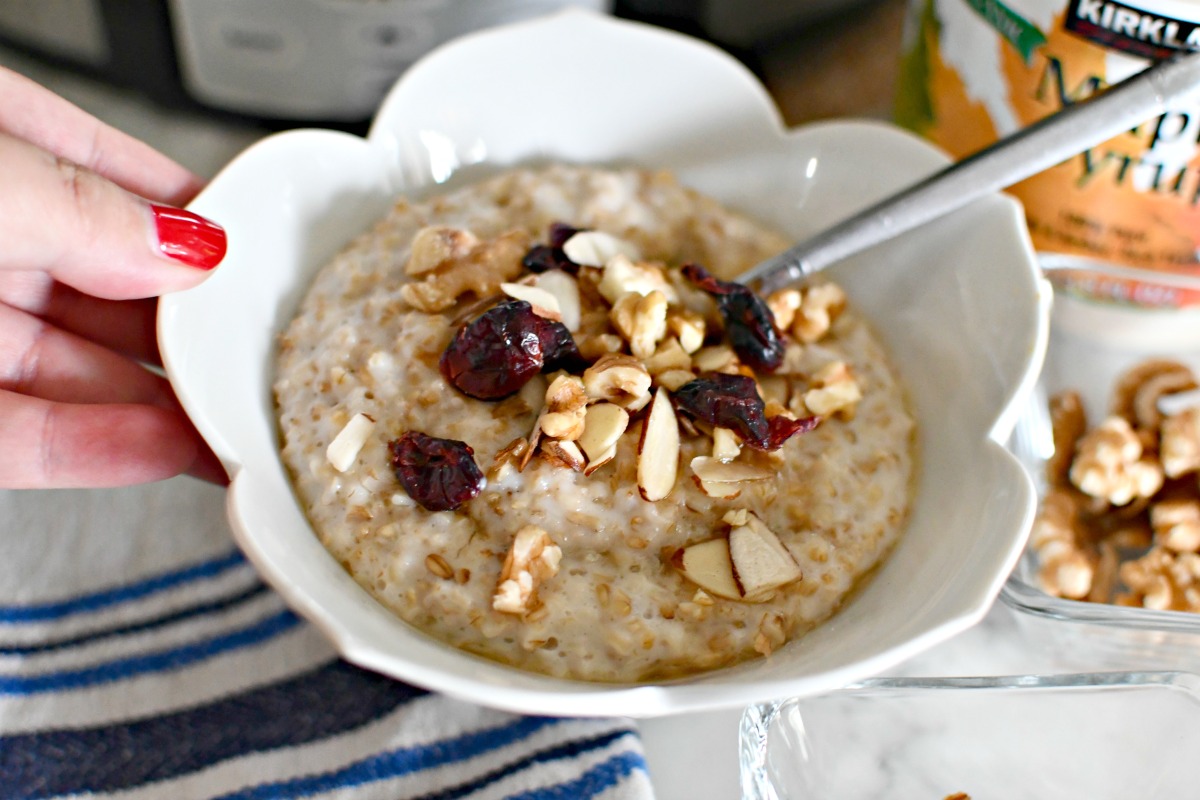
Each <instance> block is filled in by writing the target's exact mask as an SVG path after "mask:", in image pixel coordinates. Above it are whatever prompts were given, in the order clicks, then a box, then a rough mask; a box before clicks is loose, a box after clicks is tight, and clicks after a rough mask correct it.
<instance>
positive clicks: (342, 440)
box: [325, 414, 375, 472]
mask: <svg viewBox="0 0 1200 800" xmlns="http://www.w3.org/2000/svg"><path fill="white" fill-rule="evenodd" d="M374 427H375V420H373V419H371V418H370V417H369V416H367V415H366V414H355V415H354V416H353V417H351V418H350V421H349V422H347V423H346V425H345V427H343V428H342V429H341V431H339V432H338V435H337V436H335V437H333V441H332V442H330V443H329V447H327V448H325V458H326V459H327V460H328V461H329V464H330V466H332V467H333V468H334V469H336V470H337V471H338V472H345V471H346V470H348V469H350V466H351V465H352V464H353V463H354V459H356V458H358V451H359V450H362V447H363V445H364V444H366V443H367V439H368V438H369V437H370V436H371V431H372V430H373V429H374Z"/></svg>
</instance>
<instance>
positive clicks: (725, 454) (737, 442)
mask: <svg viewBox="0 0 1200 800" xmlns="http://www.w3.org/2000/svg"><path fill="white" fill-rule="evenodd" d="M712 437H713V448H712V457H713V458H715V459H717V460H718V461H733V460H734V459H735V458H737V457H738V454H740V453H741V452H742V443H741V439H739V438H738V435H737V434H736V433H734V432H733V431H731V430H730V429H729V428H722V427H721V426H719V425H718V426H717V427H715V428H713V433H712Z"/></svg>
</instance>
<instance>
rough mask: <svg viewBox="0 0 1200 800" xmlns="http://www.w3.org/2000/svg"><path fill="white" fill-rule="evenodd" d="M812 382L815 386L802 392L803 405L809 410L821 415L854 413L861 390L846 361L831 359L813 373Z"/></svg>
mask: <svg viewBox="0 0 1200 800" xmlns="http://www.w3.org/2000/svg"><path fill="white" fill-rule="evenodd" d="M813 384H814V386H815V387H816V388H813V389H809V390H808V391H807V392H805V393H804V405H805V406H806V407H807V408H808V410H809V411H811V412H812V413H814V414H817V415H818V416H822V417H826V416H829V415H831V414H840V415H842V416H845V417H852V416H853V415H854V410H855V407H856V406H857V405H858V401H859V400H861V399H862V390H861V389H860V388H859V386H858V381H857V380H855V378H854V375H853V374H852V373H851V372H850V367H849V365H848V364H846V362H844V361H833V362H830V363H829V364H826V365H825V366H824V367H821V369H819V370H817V373H816V374H815V375H813Z"/></svg>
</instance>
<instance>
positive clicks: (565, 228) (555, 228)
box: [548, 222, 581, 247]
mask: <svg viewBox="0 0 1200 800" xmlns="http://www.w3.org/2000/svg"><path fill="white" fill-rule="evenodd" d="M580 230H581V229H580V228H573V227H571V226H570V225H568V224H567V223H565V222H552V223H550V235H549V237H548V238H549V240H550V246H551V247H562V246H563V245H564V244H566V243H567V240H568V239H570V238H571V237H572V236H574V235H575V234H577V233H579V232H580Z"/></svg>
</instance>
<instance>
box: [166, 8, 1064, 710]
mask: <svg viewBox="0 0 1200 800" xmlns="http://www.w3.org/2000/svg"><path fill="white" fill-rule="evenodd" d="M529 53H537V54H539V57H538V58H537V59H530V58H529V57H528V54H529ZM546 63H553V64H555V65H556V67H555V69H553V70H547V69H545V68H544V65H545V64H546ZM480 65H486V69H482V68H481V67H480ZM944 163H945V158H944V157H943V156H942V155H940V154H939V153H937V152H936V151H935V150H933V149H931V148H930V147H928V146H927V145H925V144H923V143H921V142H920V141H918V140H916V139H915V138H913V137H911V136H908V135H907V134H904V133H901V132H899V131H898V130H896V129H894V128H892V127H890V126H887V125H883V124H879V123H873V122H836V123H827V124H822V125H814V126H810V127H805V128H801V129H798V130H794V131H787V130H785V129H784V128H783V126H782V123H781V122H780V119H779V117H778V114H777V112H776V110H775V108H774V106H773V105H772V103H771V101H770V99H769V98H768V96H767V95H766V93H765V92H764V90H763V89H762V87H761V86H760V85H759V84H758V83H757V82H756V81H755V80H754V78H753V77H752V76H751V75H750V74H749V73H748V72H747V71H746V70H745V69H744V68H742V67H741V66H740V65H739V64H737V62H735V61H733V60H732V59H730V58H729V57H727V56H726V55H724V54H722V53H720V52H719V51H717V50H715V49H713V48H710V47H708V46H707V45H704V44H701V43H699V42H696V41H694V40H691V39H689V38H686V37H682V36H679V35H677V34H673V33H668V32H664V31H661V30H658V29H655V28H650V27H646V26H641V25H636V24H631V23H627V22H622V21H617V20H614V19H611V18H606V17H600V16H596V15H591V14H587V13H581V12H568V13H564V14H560V15H556V16H552V17H548V18H545V19H542V20H538V21H535V22H530V23H522V24H519V25H515V26H510V27H505V28H500V29H496V30H494V31H490V32H487V33H483V34H479V35H474V36H470V37H467V38H464V39H462V40H460V41H458V42H456V43H454V44H452V45H450V46H447V47H445V48H443V49H441V50H439V51H437V52H436V53H434V54H432V55H430V56H429V57H428V58H427V59H425V60H423V61H422V62H421V63H420V64H418V65H416V66H415V67H414V68H413V69H411V70H410V71H409V72H408V73H406V75H405V76H404V78H402V80H401V81H400V82H399V83H398V84H397V86H396V87H395V88H394V89H393V91H392V92H391V93H390V94H389V96H388V98H387V100H386V101H385V103H384V104H383V106H382V107H381V109H380V111H379V114H378V116H377V118H376V120H375V122H374V124H373V126H372V128H371V131H370V133H369V134H368V136H367V137H365V138H358V137H353V136H350V135H346V134H340V133H333V132H328V131H293V132H287V133H284V134H280V135H277V136H273V137H270V138H269V139H267V140H265V141H263V142H261V143H259V144H258V145H256V146H255V147H253V148H251V149H250V150H249V151H247V152H246V153H245V154H243V155H242V156H240V157H239V158H238V159H236V160H235V161H234V162H233V163H231V164H230V165H229V166H228V167H227V168H226V170H225V171H223V172H222V174H221V175H219V176H218V177H217V178H216V179H215V180H214V181H213V183H212V184H211V185H210V186H209V187H208V188H207V189H206V190H205V192H204V193H203V194H202V196H201V197H199V198H198V199H197V201H196V208H197V210H198V211H199V212H200V213H204V214H208V215H211V216H213V217H214V218H217V219H220V220H222V222H223V223H224V224H226V227H227V229H228V230H229V234H230V241H231V249H230V254H229V256H227V261H226V263H225V264H224V265H223V267H222V269H221V270H220V271H219V272H218V273H217V274H216V275H214V277H213V278H212V279H211V280H209V281H207V282H206V283H205V285H204V286H202V287H199V289H198V290H196V291H195V292H189V293H187V294H186V295H184V296H180V297H174V298H169V299H167V300H166V301H164V304H163V306H162V311H161V315H160V335H161V340H162V343H163V351H164V359H165V362H166V364H167V369H168V372H169V374H170V376H171V378H172V380H173V382H174V384H175V385H176V387H177V390H178V391H179V394H180V397H181V400H182V402H183V403H184V405H185V407H186V408H187V409H188V411H189V414H191V415H192V417H193V419H194V420H195V421H196V424H197V425H198V427H199V428H200V430H201V432H202V433H203V434H204V435H205V437H206V439H207V440H208V441H209V442H210V444H211V445H212V446H213V448H214V450H215V451H216V452H217V453H218V455H219V456H220V457H221V459H222V461H223V462H224V464H225V465H226V468H227V469H228V470H229V472H230V475H231V487H230V492H229V501H228V504H229V516H230V521H231V525H232V527H233V530H234V532H235V535H236V536H237V538H238V541H239V543H240V544H241V545H242V547H243V548H244V549H245V551H246V552H247V554H248V556H249V557H250V558H251V559H252V560H253V561H254V563H255V564H256V566H257V567H258V568H259V569H260V570H261V572H262V573H263V575H264V577H265V578H266V579H267V580H268V581H269V582H270V583H271V584H272V585H273V586H274V587H275V588H277V589H278V590H279V591H280V592H281V593H282V594H283V595H284V597H285V598H286V599H287V600H288V601H289V602H290V603H291V604H292V605H293V607H294V608H296V609H297V611H299V612H300V613H301V614H302V615H303V616H305V617H306V618H307V619H309V620H311V621H312V622H313V623H314V624H315V625H316V626H317V627H319V628H320V629H321V630H322V631H324V632H325V633H326V634H327V635H328V636H329V637H330V639H331V640H332V641H333V643H334V644H335V645H336V646H337V648H338V649H339V651H340V652H341V653H342V654H343V655H344V656H345V657H346V658H347V659H349V660H351V661H353V662H355V663H358V664H361V665H363V666H366V667H369V668H371V669H375V670H378V671H380V672H384V673H386V674H389V675H392V676H395V677H397V678H399V679H403V680H406V681H410V682H413V683H416V684H419V685H421V686H425V687H428V688H431V689H435V690H438V691H443V692H446V693H449V694H452V695H455V696H458V697H463V698H466V699H470V700H473V701H476V702H480V703H483V704H487V705H492V706H498V707H504V708H510V709H514V710H520V711H525V712H538V713H567V714H591V715H633V716H651V715H658V714H666V713H674V712H680V711H689V710H701V709H710V708H721V707H730V706H735V705H744V704H746V703H749V702H755V701H761V700H765V699H768V698H772V697H779V696H784V695H804V694H813V693H818V692H822V691H827V690H830V689H833V688H836V687H838V686H842V685H844V684H846V683H847V682H849V681H852V680H855V679H858V678H861V677H865V676H867V675H869V674H872V673H876V672H878V671H880V670H883V669H886V668H887V667H888V666H890V665H893V664H896V663H898V662H899V661H901V660H903V659H904V658H906V657H909V656H911V655H913V654H915V653H917V652H920V651H921V650H923V649H925V648H928V647H930V646H932V645H933V644H935V643H937V642H939V641H942V640H944V639H945V638H947V637H949V636H952V635H954V634H955V633H957V632H959V631H961V630H963V629H965V628H966V627H969V626H970V625H972V624H974V623H975V622H976V621H978V620H979V619H980V618H981V616H982V615H983V614H984V613H985V612H986V610H987V608H988V607H989V606H990V604H991V603H992V601H993V600H994V599H995V597H996V594H997V593H998V591H999V589H1000V587H1001V585H1002V584H1003V581H1004V579H1005V577H1006V576H1007V574H1008V572H1009V570H1010V569H1011V568H1012V565H1013V564H1014V562H1015V560H1016V558H1017V557H1018V555H1019V553H1020V552H1021V548H1022V545H1023V543H1024V539H1025V536H1026V534H1027V531H1028V527H1029V524H1030V521H1031V519H1032V515H1033V508H1034V492H1033V488H1032V485H1031V483H1030V480H1029V478H1028V477H1027V475H1026V474H1025V472H1024V471H1023V470H1022V469H1021V467H1020V465H1019V463H1018V462H1017V461H1016V459H1014V458H1013V457H1012V455H1010V454H1009V453H1008V452H1007V451H1006V450H1005V449H1004V448H1003V447H1002V446H1001V444H1000V442H1002V441H1004V440H1005V439H1006V438H1007V436H1008V433H1009V431H1010V430H1011V428H1012V425H1013V422H1014V420H1015V418H1016V409H1017V407H1018V406H1019V405H1020V401H1021V399H1022V398H1023V397H1024V396H1025V395H1026V394H1027V393H1028V392H1029V389H1030V387H1031V386H1032V383H1033V380H1034V377H1035V376H1036V373H1037V368H1038V366H1039V364H1040V360H1041V356H1042V352H1043V348H1044V343H1045V337H1046V325H1047V323H1046V316H1047V314H1046V312H1047V305H1048V300H1047V298H1048V295H1047V292H1046V290H1045V288H1044V286H1043V283H1042V281H1041V279H1040V277H1039V275H1038V271H1037V268H1036V265H1035V263H1034V260H1033V258H1032V253H1031V250H1030V247H1029V243H1028V240H1027V237H1026V235H1025V232H1024V228H1023V225H1022V222H1021V215H1020V210H1019V208H1018V207H1017V205H1016V204H1015V203H1013V202H1012V201H1011V200H1008V199H1006V198H1004V197H1002V196H995V197H989V198H986V199H984V200H982V201H980V202H978V203H976V204H974V205H972V206H971V207H969V208H967V209H964V210H963V211H962V212H960V213H958V214H956V215H954V216H951V217H948V218H946V219H944V220H942V221H939V222H937V223H935V224H932V225H930V226H927V227H926V228H924V229H922V230H921V231H917V232H914V233H911V234H908V235H906V236H903V237H900V238H898V239H896V240H895V241H893V242H891V243H888V244H886V245H884V246H881V247H878V248H876V249H875V250H873V251H870V252H868V253H864V254H863V255H861V256H859V257H856V258H853V259H849V260H847V261H846V262H845V263H843V264H839V265H838V266H837V267H835V268H833V269H831V270H829V271H828V273H827V274H826V275H823V276H822V277H821V279H820V280H819V281H818V282H816V283H814V284H813V285H810V286H806V287H801V288H800V289H799V290H795V291H791V292H790V293H781V294H779V295H776V296H772V297H767V298H760V297H757V296H756V295H753V293H751V292H747V291H746V290H745V289H744V287H741V286H740V285H739V284H737V283H736V281H734V278H736V276H737V274H739V273H740V272H741V271H743V270H745V269H747V268H748V267H750V266H752V265H753V264H754V263H755V262H756V261H758V260H759V259H761V258H763V257H764V256H765V255H767V254H769V253H771V252H775V251H777V250H778V249H780V248H782V247H783V246H785V245H786V244H787V243H788V242H790V241H792V240H795V239H797V238H799V237H802V236H804V235H806V234H810V233H812V232H815V231H817V230H819V229H821V228H822V227H825V226H827V225H829V224H831V223H833V222H835V221H837V220H838V219H840V218H843V217H844V216H846V215H848V214H849V213H852V212H853V211H855V210H857V209H859V208H861V207H863V206H865V205H867V204H868V203H870V202H871V201H873V200H874V199H877V198H878V197H881V196H883V195H884V194H886V193H887V192H889V191H890V190H893V189H895V188H897V187H899V186H901V185H903V184H905V183H907V182H909V181H912V180H914V179H916V178H918V177H920V176H922V175H924V174H927V173H929V172H931V171H933V170H935V169H937V168H938V167H940V166H942V165H943V164H944ZM498 342H499V343H501V344H503V346H499V345H498V344H497V343H498Z"/></svg>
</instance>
